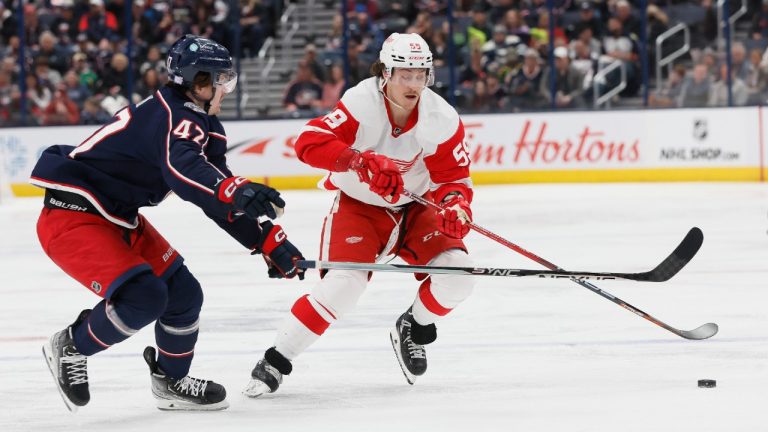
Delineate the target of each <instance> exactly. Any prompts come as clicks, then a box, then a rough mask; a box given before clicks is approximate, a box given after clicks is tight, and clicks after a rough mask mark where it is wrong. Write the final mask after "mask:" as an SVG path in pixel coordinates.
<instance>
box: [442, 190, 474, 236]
mask: <svg viewBox="0 0 768 432" xmlns="http://www.w3.org/2000/svg"><path fill="white" fill-rule="evenodd" d="M442 206H443V207H444V208H445V210H443V211H441V212H439V213H438V214H437V229H438V230H440V232H441V233H443V234H445V235H447V236H448V237H453V238H457V239H461V238H464V237H466V235H467V234H468V233H469V222H472V209H470V208H469V201H467V200H466V199H464V196H463V195H461V194H459V193H454V194H449V195H447V196H446V197H445V199H444V200H443V202H442Z"/></svg>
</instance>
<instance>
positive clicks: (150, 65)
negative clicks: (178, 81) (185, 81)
mask: <svg viewBox="0 0 768 432" xmlns="http://www.w3.org/2000/svg"><path fill="white" fill-rule="evenodd" d="M147 69H155V70H156V71H157V72H159V73H160V75H162V76H165V75H166V72H167V71H166V68H165V60H164V59H163V53H162V52H161V51H160V47H159V46H157V45H152V46H150V47H149V49H148V50H147V58H146V60H144V62H143V63H142V64H141V66H139V74H141V75H144V73H145V72H146V71H147Z"/></svg>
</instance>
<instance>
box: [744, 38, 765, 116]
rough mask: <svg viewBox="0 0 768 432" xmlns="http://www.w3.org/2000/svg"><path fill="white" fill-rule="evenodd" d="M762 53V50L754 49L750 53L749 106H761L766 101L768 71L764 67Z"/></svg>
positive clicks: (747, 82)
mask: <svg viewBox="0 0 768 432" xmlns="http://www.w3.org/2000/svg"><path fill="white" fill-rule="evenodd" d="M762 57H763V55H762V52H761V51H760V48H753V49H752V50H751V51H750V52H749V63H750V66H751V67H750V73H749V76H748V77H747V81H746V84H747V88H748V89H749V101H748V102H747V103H748V104H749V105H756V104H760V103H762V102H764V101H765V91H766V89H768V70H765V69H764V68H763V67H762V65H761V64H762Z"/></svg>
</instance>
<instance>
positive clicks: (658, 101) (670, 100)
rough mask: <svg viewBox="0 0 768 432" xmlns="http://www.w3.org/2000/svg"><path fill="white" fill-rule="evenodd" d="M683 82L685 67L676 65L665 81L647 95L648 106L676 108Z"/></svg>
mask: <svg viewBox="0 0 768 432" xmlns="http://www.w3.org/2000/svg"><path fill="white" fill-rule="evenodd" d="M684 80H685V66H683V65H681V64H678V65H675V67H674V68H672V70H671V71H670V73H669V76H668V77H667V81H666V82H665V83H664V85H662V86H661V87H660V88H659V89H657V91H655V92H653V93H651V94H650V95H648V105H650V106H652V107H656V108H677V107H678V106H679V105H678V104H679V103H680V93H681V91H682V88H683V82H684Z"/></svg>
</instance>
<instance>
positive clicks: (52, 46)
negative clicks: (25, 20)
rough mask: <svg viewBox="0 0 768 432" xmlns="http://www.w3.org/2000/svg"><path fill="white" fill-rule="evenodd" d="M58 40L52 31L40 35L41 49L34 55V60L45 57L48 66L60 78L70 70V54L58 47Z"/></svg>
mask: <svg viewBox="0 0 768 432" xmlns="http://www.w3.org/2000/svg"><path fill="white" fill-rule="evenodd" d="M58 42H59V41H58V39H57V38H56V36H54V35H53V33H52V32H50V31H44V32H43V33H42V34H41V35H40V47H39V48H38V49H37V51H36V52H35V53H34V55H33V56H34V58H35V59H39V58H43V57H45V58H46V60H47V62H48V66H49V67H50V68H51V69H53V70H55V71H56V72H58V74H59V76H64V74H65V73H66V72H67V70H68V69H69V54H68V53H67V52H66V51H64V50H63V49H62V47H60V46H59V45H58Z"/></svg>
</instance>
